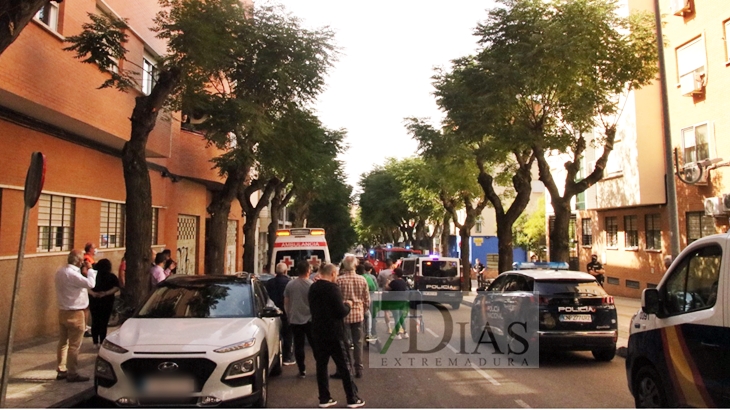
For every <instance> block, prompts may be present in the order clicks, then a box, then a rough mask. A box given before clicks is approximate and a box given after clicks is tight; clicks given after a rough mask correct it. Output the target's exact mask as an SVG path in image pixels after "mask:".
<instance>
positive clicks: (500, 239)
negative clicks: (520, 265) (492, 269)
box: [497, 215, 515, 273]
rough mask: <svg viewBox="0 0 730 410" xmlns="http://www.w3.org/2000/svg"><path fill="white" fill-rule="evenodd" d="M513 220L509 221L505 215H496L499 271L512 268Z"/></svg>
mask: <svg viewBox="0 0 730 410" xmlns="http://www.w3.org/2000/svg"><path fill="white" fill-rule="evenodd" d="M514 222H515V221H509V220H508V218H507V216H506V215H501V216H497V243H498V245H497V249H498V251H499V262H498V265H497V269H498V271H499V273H502V272H504V271H508V270H510V269H512V262H513V261H514V257H513V256H514V255H513V249H514V244H513V242H512V240H513V234H512V225H514Z"/></svg>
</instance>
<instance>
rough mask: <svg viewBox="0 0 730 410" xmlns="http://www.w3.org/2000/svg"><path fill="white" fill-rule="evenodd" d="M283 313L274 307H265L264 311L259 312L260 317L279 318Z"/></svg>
mask: <svg viewBox="0 0 730 410" xmlns="http://www.w3.org/2000/svg"><path fill="white" fill-rule="evenodd" d="M283 314H284V312H282V311H281V309H279V308H278V307H276V306H265V307H264V309H263V310H262V311H261V315H260V316H261V317H279V316H281V315H283Z"/></svg>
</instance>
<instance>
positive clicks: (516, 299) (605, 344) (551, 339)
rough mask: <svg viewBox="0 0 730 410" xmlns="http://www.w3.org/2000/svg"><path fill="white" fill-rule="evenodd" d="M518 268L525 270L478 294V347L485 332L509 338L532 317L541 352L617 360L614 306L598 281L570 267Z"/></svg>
mask: <svg viewBox="0 0 730 410" xmlns="http://www.w3.org/2000/svg"><path fill="white" fill-rule="evenodd" d="M520 267H521V268H525V267H526V268H527V269H525V270H511V271H506V272H503V273H502V274H500V275H499V276H498V277H497V278H496V279H495V280H494V281H493V282H492V284H491V285H489V287H488V288H487V289H486V291H483V290H482V291H479V292H478V293H477V297H476V298H475V300H474V305H473V307H472V310H471V323H470V327H471V329H470V330H471V336H472V339H473V340H474V342H479V341H480V340H483V339H482V337H483V331H484V329H485V326H488V327H489V329H490V330H492V331H493V334H494V335H495V338H496V337H502V338H506V336H507V332H506V330H505V329H506V327H507V326H508V324H509V323H514V322H515V321H516V320H517V318H521V319H520V320H523V319H525V316H526V315H528V314H529V312H534V313H535V314H537V317H536V318H532V319H533V320H536V321H538V324H537V335H536V337H537V338H538V342H539V346H540V350H571V351H580V350H584V351H591V352H592V353H593V357H594V358H595V359H596V360H598V361H610V360H612V359H613V358H614V356H615V355H616V341H617V339H618V320H617V313H616V306H615V305H614V299H613V296H609V295H608V294H607V293H606V291H605V290H603V288H602V287H601V286H600V285H599V284H598V282H596V279H595V277H593V276H592V275H589V274H587V273H584V272H578V271H570V270H567V267H568V266H567V264H559V265H555V264H549V263H544V264H541V263H531V264H524V265H522V266H520ZM556 268H557V269H556ZM535 305H537V306H535ZM527 319H528V320H529V319H530V318H527Z"/></svg>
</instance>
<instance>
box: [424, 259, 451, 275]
mask: <svg viewBox="0 0 730 410" xmlns="http://www.w3.org/2000/svg"><path fill="white" fill-rule="evenodd" d="M458 265H459V262H457V261H423V262H422V263H421V275H422V276H424V277H432V278H453V277H455V276H457V275H458V272H459V269H458Z"/></svg>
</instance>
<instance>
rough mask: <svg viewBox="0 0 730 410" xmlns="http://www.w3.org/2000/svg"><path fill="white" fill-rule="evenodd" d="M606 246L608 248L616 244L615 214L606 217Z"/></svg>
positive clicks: (616, 219) (616, 227) (616, 224)
mask: <svg viewBox="0 0 730 410" xmlns="http://www.w3.org/2000/svg"><path fill="white" fill-rule="evenodd" d="M606 246H608V247H610V248H615V247H617V246H618V218H616V217H615V216H607V217H606Z"/></svg>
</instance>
